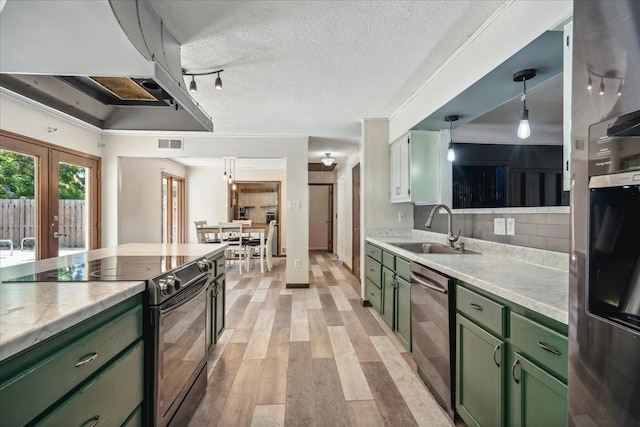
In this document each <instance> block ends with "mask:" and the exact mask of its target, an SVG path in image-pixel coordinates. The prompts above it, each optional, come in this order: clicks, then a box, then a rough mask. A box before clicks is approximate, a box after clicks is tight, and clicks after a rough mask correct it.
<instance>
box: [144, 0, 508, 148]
mask: <svg viewBox="0 0 640 427" xmlns="http://www.w3.org/2000/svg"><path fill="white" fill-rule="evenodd" d="M504 3H505V2H504V1H488V0H487V1H460V0H455V1H453V0H452V1H406V2H405V1H189V0H183V1H167V0H151V4H152V6H153V7H154V8H155V9H156V10H157V12H158V13H159V14H160V15H161V17H162V18H163V20H164V22H165V24H166V25H167V27H168V28H169V29H170V31H171V32H172V33H173V34H174V36H176V38H177V39H178V41H179V42H180V43H181V44H182V65H183V67H184V68H185V69H187V70H188V71H189V72H202V71H209V70H214V69H219V68H224V72H223V73H222V74H221V77H222V81H223V87H224V88H223V90H221V91H217V90H215V89H214V88H213V83H214V80H215V75H214V76H203V77H197V78H196V81H197V83H198V92H197V93H195V94H193V97H194V99H195V100H196V101H197V102H198V103H200V104H201V105H202V107H203V108H204V109H205V111H207V112H208V113H209V115H211V116H212V117H213V122H214V133H215V134H218V135H308V136H310V137H312V139H311V140H310V148H309V151H310V159H311V158H312V153H313V156H315V157H320V156H321V155H322V153H324V152H326V151H331V152H333V153H335V155H336V156H337V157H339V156H340V153H341V150H353V149H354V148H355V147H356V144H357V142H358V141H359V139H360V126H361V125H360V121H361V119H363V118H376V117H389V116H390V115H391V114H392V113H393V112H394V111H395V110H397V109H398V108H399V107H400V106H401V105H402V103H403V102H404V101H406V100H407V99H408V98H409V97H410V96H411V95H412V94H413V93H414V92H415V91H416V90H417V89H418V88H419V87H420V85H421V84H422V83H424V82H425V81H426V80H427V79H428V78H429V77H430V76H431V75H432V74H433V73H434V72H435V71H436V70H437V69H438V67H439V66H440V65H441V64H442V63H443V62H444V61H445V60H446V59H447V58H449V57H450V56H451V55H452V54H453V53H454V52H455V51H456V49H458V48H459V47H460V46H461V45H462V44H463V43H464V42H465V41H466V40H467V39H468V38H469V36H471V35H472V34H473V33H474V32H475V31H476V30H477V29H478V28H479V27H480V26H481V25H482V24H483V23H484V21H486V20H487V19H488V18H489V17H490V16H491V15H492V14H493V13H494V12H495V11H496V10H497V9H498V8H499V7H500V6H502V5H503V4H504ZM187 83H188V80H187Z"/></svg>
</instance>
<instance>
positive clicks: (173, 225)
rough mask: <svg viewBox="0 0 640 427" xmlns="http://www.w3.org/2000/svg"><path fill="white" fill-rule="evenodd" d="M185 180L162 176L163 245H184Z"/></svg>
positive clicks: (166, 175) (167, 175)
mask: <svg viewBox="0 0 640 427" xmlns="http://www.w3.org/2000/svg"><path fill="white" fill-rule="evenodd" d="M184 199H185V197H184V178H180V177H177V176H173V175H169V174H165V173H163V174H162V243H184Z"/></svg>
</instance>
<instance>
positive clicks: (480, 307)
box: [469, 302, 482, 311]
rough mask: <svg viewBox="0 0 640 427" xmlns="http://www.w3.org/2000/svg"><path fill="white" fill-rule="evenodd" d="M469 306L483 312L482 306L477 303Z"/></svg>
mask: <svg viewBox="0 0 640 427" xmlns="http://www.w3.org/2000/svg"><path fill="white" fill-rule="evenodd" d="M469 305H470V306H471V308H473V309H474V310H478V311H482V306H481V305H478V304H476V303H473V302H472V303H469Z"/></svg>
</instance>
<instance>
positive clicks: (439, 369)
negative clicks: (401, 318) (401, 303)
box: [411, 262, 455, 421]
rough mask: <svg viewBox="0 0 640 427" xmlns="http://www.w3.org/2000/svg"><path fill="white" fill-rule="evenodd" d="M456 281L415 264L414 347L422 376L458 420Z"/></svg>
mask: <svg viewBox="0 0 640 427" xmlns="http://www.w3.org/2000/svg"><path fill="white" fill-rule="evenodd" d="M453 286H454V283H453V280H452V279H450V278H448V277H446V276H442V275H440V274H438V273H437V272H435V271H433V270H431V269H430V268H427V267H424V266H422V265H420V264H417V263H413V262H412V263H411V345H412V347H411V348H412V350H411V352H412V356H413V360H414V361H415V362H416V365H417V367H418V375H420V378H422V381H424V383H425V385H426V386H427V388H428V389H429V390H430V391H431V394H433V397H434V398H435V399H436V400H437V401H438V403H439V404H440V406H442V408H443V409H444V410H445V411H446V412H447V414H449V417H450V418H451V420H452V421H453V419H454V402H455V400H454V399H455V398H454V387H455V381H454V379H455V376H454V369H455V363H451V355H455V349H454V345H455V319H454V316H455V301H454V295H455V292H452V291H453Z"/></svg>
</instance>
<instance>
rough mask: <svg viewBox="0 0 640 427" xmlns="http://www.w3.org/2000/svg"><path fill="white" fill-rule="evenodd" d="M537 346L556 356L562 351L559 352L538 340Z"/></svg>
mask: <svg viewBox="0 0 640 427" xmlns="http://www.w3.org/2000/svg"><path fill="white" fill-rule="evenodd" d="M538 347H540V348H541V349H543V350H545V351H548V352H549V353H551V354H555V355H556V356H560V355H561V354H562V353H560V350H556V349H555V348H553V347H549V346H548V345H546V344H545V343H543V342H540V341H538Z"/></svg>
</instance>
